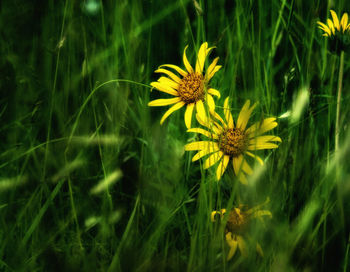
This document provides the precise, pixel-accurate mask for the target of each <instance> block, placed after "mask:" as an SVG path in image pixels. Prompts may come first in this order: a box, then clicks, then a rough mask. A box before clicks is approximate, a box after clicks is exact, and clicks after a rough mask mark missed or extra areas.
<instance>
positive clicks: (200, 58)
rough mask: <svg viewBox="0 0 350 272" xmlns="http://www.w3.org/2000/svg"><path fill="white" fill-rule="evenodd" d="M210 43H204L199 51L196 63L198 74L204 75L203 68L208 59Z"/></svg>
mask: <svg viewBox="0 0 350 272" xmlns="http://www.w3.org/2000/svg"><path fill="white" fill-rule="evenodd" d="M207 49H208V43H207V42H205V43H202V45H201V47H200V48H199V50H198V57H197V61H196V72H197V73H200V74H201V73H202V72H203V67H204V62H205V59H206V57H207V54H208V53H209V52H208V50H207Z"/></svg>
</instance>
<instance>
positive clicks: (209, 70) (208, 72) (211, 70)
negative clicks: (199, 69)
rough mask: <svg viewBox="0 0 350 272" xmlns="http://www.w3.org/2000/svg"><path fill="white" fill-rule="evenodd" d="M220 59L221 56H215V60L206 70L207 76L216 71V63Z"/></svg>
mask: <svg viewBox="0 0 350 272" xmlns="http://www.w3.org/2000/svg"><path fill="white" fill-rule="evenodd" d="M218 61H219V57H217V58H215V59H214V60H213V62H212V63H211V64H210V65H209V67H208V70H207V72H206V77H208V76H209V75H210V74H211V73H212V72H213V71H214V69H215V67H216V64H217V63H218Z"/></svg>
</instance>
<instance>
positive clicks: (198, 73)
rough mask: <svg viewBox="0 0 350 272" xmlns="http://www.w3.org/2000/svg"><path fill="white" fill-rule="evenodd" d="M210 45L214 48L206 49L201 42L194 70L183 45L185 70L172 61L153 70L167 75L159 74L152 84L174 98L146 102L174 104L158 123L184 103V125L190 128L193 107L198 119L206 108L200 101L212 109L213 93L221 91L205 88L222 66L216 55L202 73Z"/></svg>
mask: <svg viewBox="0 0 350 272" xmlns="http://www.w3.org/2000/svg"><path fill="white" fill-rule="evenodd" d="M213 48H214V47H210V48H208V43H207V42H205V43H203V44H202V45H201V47H200V48H199V51H198V56H197V61H196V66H195V69H193V68H192V66H191V64H190V63H189V62H188V60H187V56H186V49H187V46H186V47H185V50H184V53H183V63H184V65H185V68H186V71H185V70H183V69H181V68H180V67H178V66H176V65H172V64H164V65H161V66H160V67H159V69H157V70H156V71H155V72H156V73H163V74H165V75H167V77H164V76H162V77H160V78H159V79H158V81H157V82H152V83H151V86H152V87H154V88H156V89H158V90H159V91H161V92H164V93H167V94H170V95H173V96H174V98H168V99H157V100H153V101H151V102H149V103H148V106H167V105H173V104H175V105H173V106H172V107H171V108H170V109H168V111H166V112H165V114H164V115H163V117H162V119H161V120H160V124H162V123H163V122H164V120H165V119H166V118H167V117H168V116H169V115H170V114H172V113H173V112H174V111H176V110H178V109H180V108H182V107H183V106H185V105H186V112H185V124H186V127H187V128H190V127H191V120H192V113H193V109H194V108H196V112H197V114H198V115H199V116H201V118H206V109H205V104H204V103H203V102H205V103H206V105H207V106H208V108H209V110H210V111H213V110H214V109H215V103H214V99H213V96H212V95H215V96H217V97H220V92H219V91H218V90H216V89H213V88H210V87H208V83H209V81H210V79H211V78H212V77H213V76H214V74H215V73H216V72H217V71H219V69H220V68H221V65H216V64H217V62H218V60H219V58H218V57H217V58H215V59H214V60H213V62H212V63H211V64H210V65H209V67H208V69H207V70H206V73H205V74H203V69H204V63H205V60H206V58H207V56H208V54H209V53H210V51H211V50H212V49H213ZM164 67H167V68H170V69H173V70H175V71H176V72H177V73H178V74H179V75H180V77H179V76H177V75H175V74H174V73H173V72H171V71H169V70H167V69H164Z"/></svg>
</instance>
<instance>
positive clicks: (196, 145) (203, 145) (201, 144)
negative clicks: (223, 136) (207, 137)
mask: <svg viewBox="0 0 350 272" xmlns="http://www.w3.org/2000/svg"><path fill="white" fill-rule="evenodd" d="M216 145H217V143H215V142H212V141H197V142H192V143H189V144H187V145H185V150H186V151H194V150H207V149H209V148H210V146H216Z"/></svg>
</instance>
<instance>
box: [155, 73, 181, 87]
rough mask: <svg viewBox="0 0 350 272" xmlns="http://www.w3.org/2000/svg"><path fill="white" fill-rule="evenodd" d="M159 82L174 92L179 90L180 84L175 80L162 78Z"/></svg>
mask: <svg viewBox="0 0 350 272" xmlns="http://www.w3.org/2000/svg"><path fill="white" fill-rule="evenodd" d="M158 82H159V83H160V84H162V85H167V86H169V87H171V88H173V89H174V90H177V89H178V88H179V83H177V82H175V81H174V80H172V79H170V78H168V77H163V76H162V77H160V78H159V79H158Z"/></svg>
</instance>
